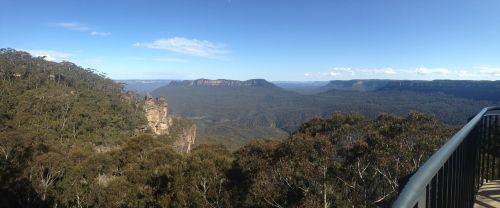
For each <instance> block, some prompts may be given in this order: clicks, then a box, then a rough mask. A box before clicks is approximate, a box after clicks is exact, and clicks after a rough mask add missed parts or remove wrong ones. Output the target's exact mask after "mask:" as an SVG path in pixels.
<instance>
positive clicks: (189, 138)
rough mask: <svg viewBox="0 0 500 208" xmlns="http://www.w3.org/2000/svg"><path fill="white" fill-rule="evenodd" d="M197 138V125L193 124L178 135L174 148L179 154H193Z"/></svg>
mask: <svg viewBox="0 0 500 208" xmlns="http://www.w3.org/2000/svg"><path fill="white" fill-rule="evenodd" d="M195 138H196V125H194V124H192V125H190V126H186V127H184V128H183V129H182V132H181V133H180V134H179V135H177V139H176V140H175V142H174V144H173V147H174V149H175V150H176V151H177V152H180V153H188V152H191V149H192V147H193V145H194V141H195Z"/></svg>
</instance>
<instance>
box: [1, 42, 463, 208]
mask: <svg viewBox="0 0 500 208" xmlns="http://www.w3.org/2000/svg"><path fill="white" fill-rule="evenodd" d="M0 76H1V82H0V103H1V104H2V105H0V207H380V206H381V207H387V206H389V205H390V203H391V201H392V200H393V199H394V197H395V195H396V193H397V190H398V183H397V180H398V178H400V177H402V176H405V175H407V174H409V173H411V172H412V171H414V170H416V168H418V167H419V166H420V165H421V164H422V163H423V162H424V161H425V160H426V159H427V158H428V157H429V156H430V155H431V154H432V153H433V152H434V151H435V150H436V149H437V148H438V147H439V146H440V145H441V144H442V143H443V142H445V141H446V139H447V138H449V137H450V136H451V134H452V133H453V132H454V131H455V130H456V128H455V127H450V126H448V125H445V124H442V123H441V122H440V121H439V120H437V119H436V118H435V117H432V116H429V115H425V114H422V113H415V112H412V113H409V114H407V116H406V117H400V116H396V115H391V114H382V115H378V116H376V118H367V117H365V116H363V115H362V114H358V113H334V114H330V115H328V116H324V117H325V118H319V117H318V118H314V119H312V120H310V121H308V122H306V123H304V124H302V125H300V127H299V128H298V130H297V131H295V132H294V133H293V134H291V135H290V136H289V138H288V139H285V140H280V141H277V140H258V141H253V142H251V143H249V144H247V145H245V146H243V147H241V148H239V149H238V150H236V151H234V152H231V151H229V150H227V149H226V147H225V146H223V145H198V146H197V147H195V148H194V149H193V151H192V152H190V153H188V154H178V153H176V152H175V151H174V150H173V149H172V147H171V145H170V144H169V141H168V140H171V139H169V138H162V137H154V136H153V135H152V134H150V133H149V132H148V131H141V130H140V129H142V128H143V126H144V125H145V118H144V115H143V112H142V109H141V107H140V106H139V105H137V104H136V103H135V102H134V101H133V100H130V97H128V96H126V94H125V93H123V90H122V87H121V86H120V85H119V84H116V83H114V82H113V81H112V80H110V79H107V78H106V77H105V76H104V75H100V74H98V73H96V71H95V70H91V69H83V68H81V67H78V66H76V65H74V64H72V63H69V62H62V63H55V62H49V61H45V60H44V59H43V58H37V57H32V56H31V55H29V54H28V53H25V52H20V51H15V50H12V49H1V50H0ZM266 99H272V98H266Z"/></svg>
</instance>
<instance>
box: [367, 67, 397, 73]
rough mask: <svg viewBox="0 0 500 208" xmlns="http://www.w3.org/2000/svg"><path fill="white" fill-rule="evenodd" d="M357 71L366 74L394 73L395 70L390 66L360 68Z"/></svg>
mask: <svg viewBox="0 0 500 208" xmlns="http://www.w3.org/2000/svg"><path fill="white" fill-rule="evenodd" d="M359 71H360V72H363V73H366V74H396V70H394V69H393V68H390V67H387V68H380V69H360V70H359Z"/></svg>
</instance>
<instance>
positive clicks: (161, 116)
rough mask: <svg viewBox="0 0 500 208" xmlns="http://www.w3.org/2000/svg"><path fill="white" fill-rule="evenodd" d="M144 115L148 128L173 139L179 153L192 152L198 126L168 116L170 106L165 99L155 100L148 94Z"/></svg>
mask: <svg viewBox="0 0 500 208" xmlns="http://www.w3.org/2000/svg"><path fill="white" fill-rule="evenodd" d="M144 113H145V115H146V119H147V122H148V128H149V129H151V131H152V132H153V133H154V134H155V135H157V136H160V135H166V136H167V137H168V138H171V139H172V140H171V141H172V143H171V144H172V145H173V148H174V149H175V150H176V151H177V152H179V153H188V152H190V151H191V148H192V146H193V145H194V142H195V139H196V125H195V124H194V123H192V122H190V121H188V120H186V119H182V118H172V117H171V116H169V115H168V105H167V101H166V100H165V98H164V97H158V98H156V99H153V97H152V96H151V95H150V94H147V95H146V97H145V99H144Z"/></svg>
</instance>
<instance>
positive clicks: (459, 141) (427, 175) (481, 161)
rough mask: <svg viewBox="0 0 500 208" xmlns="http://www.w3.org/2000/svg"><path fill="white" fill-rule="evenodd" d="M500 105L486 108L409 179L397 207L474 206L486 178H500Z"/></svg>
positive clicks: (398, 198) (395, 203) (399, 196)
mask: <svg viewBox="0 0 500 208" xmlns="http://www.w3.org/2000/svg"><path fill="white" fill-rule="evenodd" d="M499 110H500V107H488V108H484V109H483V110H482V111H481V112H479V113H478V114H477V115H476V116H475V117H474V118H472V119H471V120H470V121H469V122H468V123H467V124H466V125H465V126H464V127H463V128H462V129H460V131H458V132H457V133H456V134H455V135H453V137H452V138H450V139H449V140H448V142H446V144H444V145H443V146H442V147H441V148H440V149H439V150H438V151H437V152H436V153H434V155H432V156H431V158H429V160H427V162H425V163H424V164H423V165H422V166H421V167H420V168H419V169H418V170H417V171H416V172H415V173H414V174H413V175H412V176H411V178H410V179H409V181H408V183H407V184H406V185H405V186H404V188H403V189H402V191H401V192H400V194H399V195H398V197H397V199H396V201H395V202H394V204H393V207H395V208H399V207H403V208H408V207H418V208H421V207H473V205H474V201H475V194H476V193H477V191H478V190H479V188H480V187H481V185H482V184H483V183H484V182H485V181H486V182H487V181H489V180H493V179H500V155H499V153H500V126H499V125H500V121H499V117H500V114H498V113H495V112H498V111H499Z"/></svg>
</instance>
